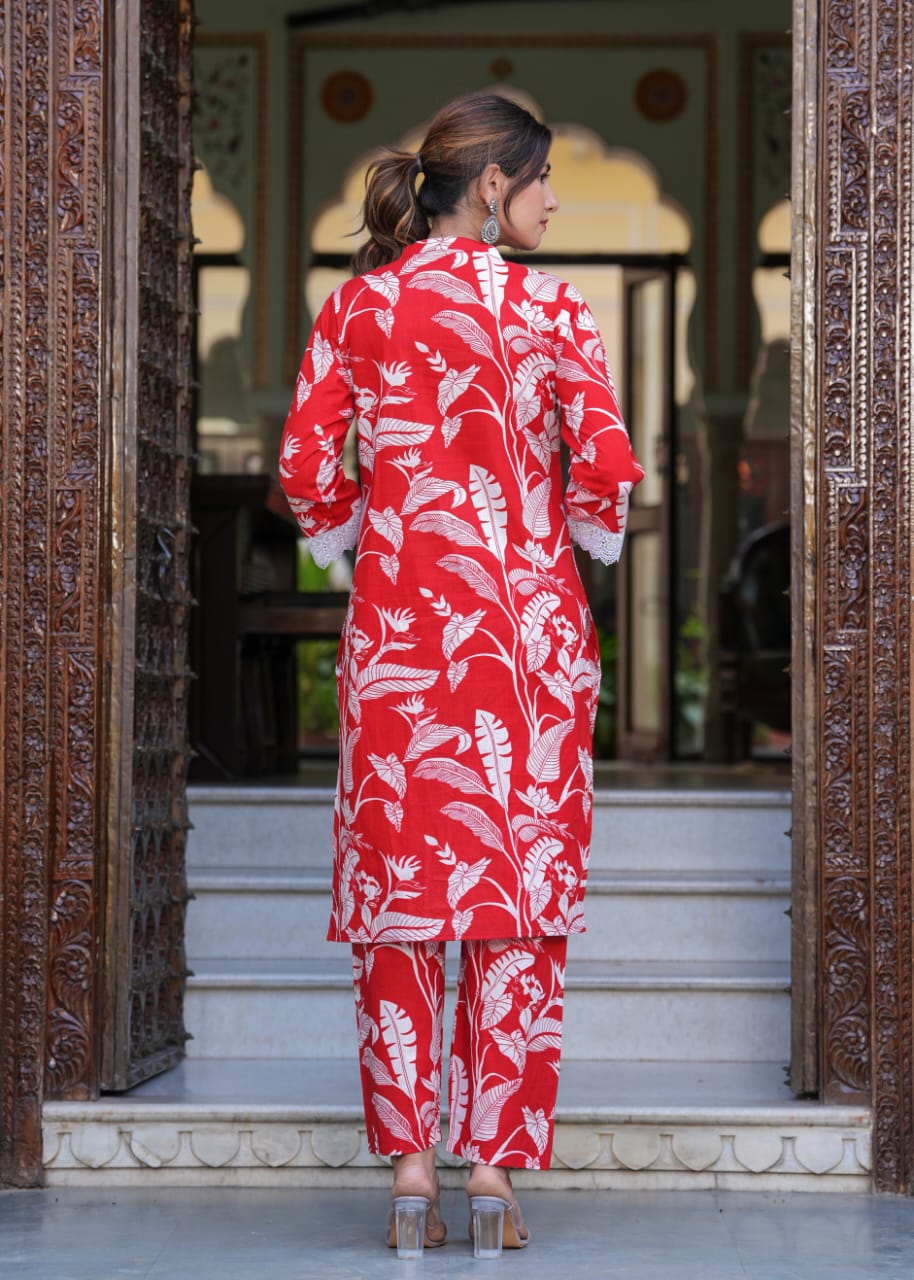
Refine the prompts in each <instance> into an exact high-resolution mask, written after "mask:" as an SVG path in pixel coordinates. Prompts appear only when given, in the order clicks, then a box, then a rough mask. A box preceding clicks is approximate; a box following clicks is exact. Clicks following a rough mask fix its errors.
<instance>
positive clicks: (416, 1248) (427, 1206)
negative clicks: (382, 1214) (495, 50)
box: [387, 1196, 447, 1258]
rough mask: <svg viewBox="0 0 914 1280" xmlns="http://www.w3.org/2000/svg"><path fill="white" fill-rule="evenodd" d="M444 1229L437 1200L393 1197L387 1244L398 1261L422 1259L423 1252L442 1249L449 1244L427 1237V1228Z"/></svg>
mask: <svg viewBox="0 0 914 1280" xmlns="http://www.w3.org/2000/svg"><path fill="white" fill-rule="evenodd" d="M436 1225H440V1226H442V1227H443V1226H444V1223H443V1222H441V1219H440V1216H439V1215H438V1200H437V1199H435V1200H434V1201H432V1200H429V1199H428V1197H427V1196H394V1199H393V1202H392V1204H391V1209H390V1221H389V1225H388V1230H387V1243H388V1245H389V1247H390V1248H391V1249H396V1251H397V1257H398V1258H421V1257H422V1250H423V1249H439V1248H440V1247H441V1245H443V1244H444V1243H445V1242H446V1240H447V1234H445V1235H444V1237H443V1238H442V1239H441V1240H435V1239H433V1238H432V1237H430V1236H429V1235H428V1232H427V1227H429V1226H431V1227H432V1228H433V1229H434V1227H435V1226H436Z"/></svg>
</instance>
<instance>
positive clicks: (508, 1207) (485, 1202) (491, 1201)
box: [470, 1196, 528, 1258]
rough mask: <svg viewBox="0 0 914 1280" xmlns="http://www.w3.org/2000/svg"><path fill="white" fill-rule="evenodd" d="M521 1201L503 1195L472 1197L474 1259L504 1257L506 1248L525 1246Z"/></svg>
mask: <svg viewBox="0 0 914 1280" xmlns="http://www.w3.org/2000/svg"><path fill="white" fill-rule="evenodd" d="M515 1210H517V1201H516V1200H515V1201H513V1202H509V1201H507V1200H502V1199H501V1197H500V1196H470V1236H471V1238H472V1241H473V1257H474V1258H500V1257H501V1251H502V1249H503V1248H505V1249H525V1248H526V1247H527V1241H528V1237H527V1236H522V1235H521V1233H520V1213H519V1211H518V1212H515Z"/></svg>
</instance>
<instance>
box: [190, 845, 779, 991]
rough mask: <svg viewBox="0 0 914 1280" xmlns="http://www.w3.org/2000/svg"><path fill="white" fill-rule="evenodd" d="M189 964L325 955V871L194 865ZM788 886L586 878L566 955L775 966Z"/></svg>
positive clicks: (711, 876)
mask: <svg viewBox="0 0 914 1280" xmlns="http://www.w3.org/2000/svg"><path fill="white" fill-rule="evenodd" d="M189 885H190V889H191V891H192V892H193V893H194V895H195V900H194V901H193V902H192V903H191V904H190V906H189V908H188V915H187V952H188V955H189V957H190V961H189V963H190V964H191V967H193V965H194V963H195V961H197V960H200V961H202V960H205V959H207V958H210V957H218V956H220V955H223V954H224V952H225V949H226V938H231V940H232V953H233V955H234V956H235V957H236V958H239V959H241V958H244V957H251V958H258V957H259V958H263V959H282V958H283V957H287V958H289V959H291V960H294V959H307V958H309V957H317V956H322V955H325V954H327V950H326V949H327V945H328V944H327V943H326V942H325V941H324V938H325V936H326V931H327V920H328V915H329V906H330V873H329V871H328V870H326V869H323V868H318V867H310V868H302V869H298V868H295V867H262V868H257V869H246V868H242V867H232V866H228V867H194V868H191V870H190V873H189ZM789 901H790V883H789V880H787V879H786V878H785V877H784V876H781V875H773V874H771V873H768V872H764V871H760V872H753V871H749V870H747V871H732V872H729V873H728V874H726V875H724V874H722V873H720V872H717V871H704V872H700V871H696V870H688V871H683V872H679V873H671V872H669V871H614V872H613V871H599V870H597V871H594V872H592V873H591V875H590V877H589V881H588V892H587V921H588V931H587V933H585V934H583V935H581V936H578V937H575V938H574V939H573V941H572V947H573V954H574V955H576V956H578V957H580V958H582V959H606V960H632V959H637V960H676V959H678V960H683V961H691V960H719V961H723V960H772V961H774V960H781V961H783V962H785V963H786V962H787V961H788V960H789V956H790V923H789V920H788V918H787V916H786V914H785V911H786V908H787V907H788V904H789Z"/></svg>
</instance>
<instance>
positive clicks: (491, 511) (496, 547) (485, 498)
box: [470, 466, 508, 560]
mask: <svg viewBox="0 0 914 1280" xmlns="http://www.w3.org/2000/svg"><path fill="white" fill-rule="evenodd" d="M470 497H471V498H472V500H473V506H474V507H475V508H476V514H477V515H478V517H479V523H480V526H481V527H482V531H483V534H484V535H485V539H486V542H487V543H488V545H489V550H490V551H491V552H492V553H493V554H494V555H496V556H498V558H499V560H504V558H505V547H506V545H507V542H508V504H507V502H506V500H505V495H504V493H503V492H502V488H501V485H500V484H499V483H498V481H497V480H496V478H495V476H493V475H492V474H491V472H489V471H486V470H484V469H483V468H482V467H476V466H471V467H470Z"/></svg>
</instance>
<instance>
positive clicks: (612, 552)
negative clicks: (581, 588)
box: [568, 518, 625, 564]
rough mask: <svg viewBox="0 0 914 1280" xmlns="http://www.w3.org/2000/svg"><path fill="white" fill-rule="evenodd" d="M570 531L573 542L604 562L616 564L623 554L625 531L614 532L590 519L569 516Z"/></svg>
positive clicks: (595, 558)
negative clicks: (591, 521) (592, 522)
mask: <svg viewBox="0 0 914 1280" xmlns="http://www.w3.org/2000/svg"><path fill="white" fill-rule="evenodd" d="M568 531H569V533H570V534H571V540H572V542H576V543H577V544H578V546H579V547H580V548H581V550H582V551H586V552H587V554H588V555H590V556H593V558H594V560H602V562H603V564H615V563H616V561H617V560H618V559H619V556H620V555H621V554H622V542H623V539H624V537H625V534H624V533H613V532H612V531H611V530H610V529H604V528H603V526H602V525H599V524H591V523H590V521H589V520H575V519H573V518H569V521H568Z"/></svg>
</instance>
